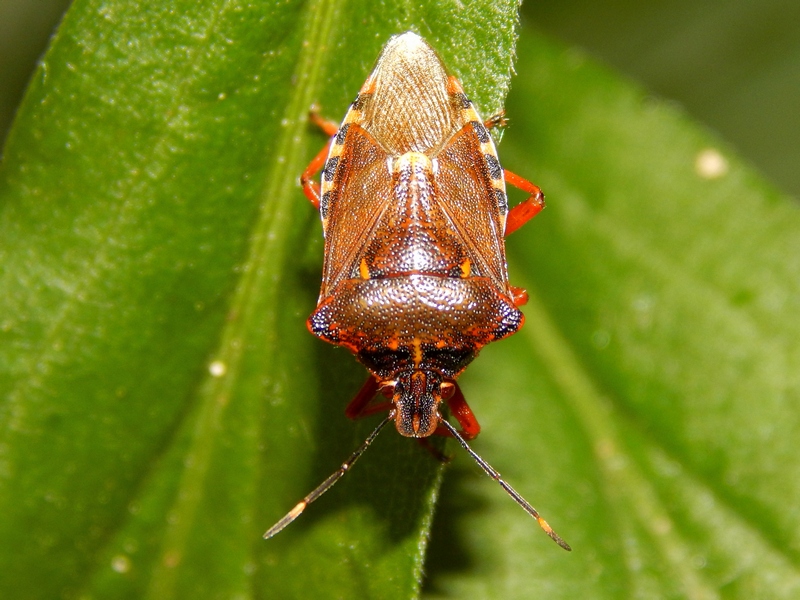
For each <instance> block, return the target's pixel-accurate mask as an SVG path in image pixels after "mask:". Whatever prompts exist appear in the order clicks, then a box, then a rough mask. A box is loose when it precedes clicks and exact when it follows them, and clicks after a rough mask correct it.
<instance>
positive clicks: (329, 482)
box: [264, 413, 394, 540]
mask: <svg viewBox="0 0 800 600" xmlns="http://www.w3.org/2000/svg"><path fill="white" fill-rule="evenodd" d="M393 420H394V413H389V416H388V417H386V418H385V419H384V420H383V421H381V422H380V424H379V425H378V426H377V427H376V428H375V429H374V430H373V431H372V433H370V434H369V437H367V439H366V440H364V443H363V444H361V445H360V446H359V447H358V448H356V451H355V452H353V453H352V454H351V455H350V458H348V459H347V460H346V461H344V462H343V463H342V466H341V467H339V468H338V469H337V470H336V471H335V472H334V473H332V474H331V476H330V477H328V478H327V479H326V480H325V481H323V482H322V483H320V484H319V485H318V486H317V487H316V488H315V489H314V491H312V492H311V493H310V494H309V495H308V496H306V497H305V498H303V499H302V500H300V502H298V503H297V504H295V506H294V508H293V509H292V510H290V511H289V512H288V513H286V516H284V517H283V518H282V519H281V520H280V521H278V522H277V523H275V525H273V526H272V527H270V528H269V529H267V531H266V533H265V534H264V539H265V540H266V539H269V538H271V537H272V536H273V535H275V534H276V533H278V532H279V531H280V530H281V529H283V528H284V527H286V526H287V525H289V524H290V523H291V522H292V521H294V520H295V519H296V518H297V517H299V516H300V515H301V514H303V511H304V510H305V509H306V506H308V505H309V504H311V503H312V502H313V501H314V500H316V499H317V498H319V497H320V496H322V494H324V493H325V492H327V491H328V490H329V489H331V487H332V486H333V484H334V483H336V482H337V481H339V480H340V479H341V478H342V477H343V476H344V474H345V473H347V472H348V471H349V470H350V468H351V467H352V466H353V465H354V464H355V462H356V461H357V460H358V459H359V458H360V457H361V455H362V454H364V451H365V450H366V449H367V448H369V446H370V444H371V443H372V442H374V441H375V438H376V437H378V434H379V433H380V432H381V429H383V428H384V427H385V426H386V425H388V424H389V422H390V421H393Z"/></svg>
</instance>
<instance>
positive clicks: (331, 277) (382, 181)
mask: <svg viewBox="0 0 800 600" xmlns="http://www.w3.org/2000/svg"><path fill="white" fill-rule="evenodd" d="M387 158H388V155H387V154H386V152H385V151H384V150H383V149H382V148H381V147H380V145H379V144H378V143H377V142H376V141H375V139H374V138H373V137H372V136H371V135H370V134H369V133H367V132H366V131H365V130H364V129H363V128H362V127H360V126H359V125H357V124H355V123H351V124H350V125H349V127H348V129H347V132H346V135H345V139H344V143H343V144H342V151H341V155H340V156H339V157H338V160H337V161H336V163H335V167H334V168H333V169H331V168H330V167H329V166H326V167H325V173H324V175H323V177H325V178H331V179H332V180H333V185H332V186H331V188H330V191H329V192H328V193H327V196H326V198H325V213H324V215H323V216H324V227H325V265H324V267H323V283H322V292H321V295H322V296H323V297H324V296H327V295H328V293H329V292H330V290H332V289H333V288H334V287H335V286H336V284H337V283H338V282H339V281H341V280H342V279H349V278H352V277H357V276H358V275H357V273H358V260H359V258H360V256H361V254H362V250H363V248H364V246H365V245H366V244H367V243H368V242H369V240H370V238H371V237H372V232H373V231H374V230H375V228H376V226H377V223H378V222H379V220H380V218H381V216H382V215H383V212H384V211H385V210H386V207H387V206H388V203H389V202H390V201H391V198H392V179H391V174H390V173H389V171H388V169H387V166H386V161H387ZM328 162H329V165H330V160H329V161H328Z"/></svg>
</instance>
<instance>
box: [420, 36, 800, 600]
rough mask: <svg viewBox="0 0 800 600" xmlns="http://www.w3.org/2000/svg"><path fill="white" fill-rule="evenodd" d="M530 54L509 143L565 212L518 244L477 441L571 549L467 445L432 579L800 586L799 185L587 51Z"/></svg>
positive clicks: (582, 593)
mask: <svg viewBox="0 0 800 600" xmlns="http://www.w3.org/2000/svg"><path fill="white" fill-rule="evenodd" d="M518 55H519V60H518V63H517V65H516V69H517V72H518V73H519V75H518V77H517V78H516V79H515V80H514V82H513V83H514V89H513V91H512V93H511V95H510V96H509V101H508V105H507V113H508V116H509V118H510V119H511V127H510V128H509V130H508V132H507V134H506V137H505V142H504V144H503V145H502V146H501V148H500V155H501V158H502V159H503V160H504V166H506V167H507V168H510V169H511V170H514V171H516V172H518V173H521V174H523V175H525V176H528V177H530V178H531V179H532V180H533V181H536V182H537V183H538V184H540V185H541V186H542V188H543V189H544V191H545V193H546V194H547V197H548V208H547V210H545V211H544V213H542V215H541V216H539V217H537V218H536V219H535V220H534V221H533V222H532V223H530V224H529V225H528V226H526V227H525V228H524V229H523V230H521V231H520V232H518V233H515V234H514V235H513V236H512V237H511V238H510V239H509V243H508V249H509V270H510V276H511V281H512V283H514V284H515V285H521V286H525V287H527V289H528V290H529V292H530V294H531V302H530V303H529V304H528V306H527V307H526V308H525V314H526V324H525V328H524V329H523V331H522V332H521V333H520V334H518V335H516V336H514V337H513V338H511V339H509V340H508V341H503V342H502V343H499V344H495V345H493V346H491V347H490V348H487V349H486V350H485V351H484V352H483V353H482V356H481V357H480V359H479V360H477V361H476V363H475V365H474V367H472V368H471V370H470V371H469V372H468V373H467V374H466V375H465V376H464V377H463V379H462V384H463V385H462V387H463V388H464V390H465V394H466V395H467V398H468V400H470V402H471V405H472V407H473V409H474V410H475V412H476V414H477V416H478V418H479V419H480V420H481V422H482V424H483V427H484V433H483V435H482V436H481V438H480V439H479V440H477V441H476V442H475V443H474V447H475V448H476V449H477V450H478V451H479V452H481V453H482V454H483V455H484V457H485V458H486V459H488V460H489V461H490V462H492V463H493V465H494V466H495V467H496V468H498V470H500V471H501V472H502V473H503V474H504V475H506V476H507V478H508V480H509V481H510V482H511V483H512V484H513V485H514V486H515V487H516V488H517V489H518V490H519V491H520V492H522V493H523V494H524V495H525V496H526V497H527V498H528V499H529V500H531V502H532V503H533V504H534V505H535V506H536V507H537V508H538V509H539V510H540V511H541V512H542V514H543V516H544V517H545V518H547V519H548V521H549V523H550V524H551V525H552V526H553V527H554V528H555V529H556V531H558V532H559V533H560V534H561V535H562V536H563V537H564V538H565V539H566V540H567V541H568V542H569V543H570V544H571V545H572V547H573V549H574V551H573V552H572V553H571V554H566V553H563V552H560V551H558V549H557V548H553V547H552V544H550V542H549V541H548V540H547V539H546V538H544V536H541V535H538V532H536V531H535V527H531V526H526V524H525V522H524V515H523V514H522V513H521V511H520V510H519V509H518V508H517V507H516V506H514V505H513V503H511V502H509V501H508V499H507V498H505V497H503V494H500V493H498V490H497V489H496V486H495V485H494V484H492V482H491V481H486V480H484V478H482V477H481V476H480V475H479V474H477V473H474V469H472V468H471V467H469V465H468V463H467V462H466V461H461V463H462V465H466V467H465V466H461V467H459V468H457V469H456V472H455V477H453V476H452V475H453V473H448V477H447V479H446V481H445V484H444V488H443V491H442V502H441V506H440V507H439V509H438V510H437V517H436V521H435V523H434V530H433V534H432V544H431V549H430V552H429V563H428V574H429V584H428V586H427V588H426V589H427V590H428V592H429V594H428V597H452V598H463V597H470V598H504V599H507V598H536V597H542V598H741V599H743V600H744V599H750V598H796V597H798V594H800V570H799V569H798V565H800V517H799V516H798V511H797V510H796V509H795V508H794V507H795V506H796V505H797V504H798V502H800V453H798V451H797V440H798V439H800V417H799V416H798V414H799V413H798V411H797V405H798V401H800V377H798V373H800V351H799V349H800V345H798V340H800V289H799V288H800V238H798V236H797V231H799V230H800V213H799V212H798V207H797V205H796V203H794V202H792V201H790V200H789V199H788V198H786V197H785V196H782V195H781V194H779V193H777V192H776V191H775V190H774V189H772V188H771V187H770V186H769V185H767V184H765V183H764V182H763V180H762V179H761V178H760V177H759V176H758V175H756V174H754V173H753V172H752V171H751V170H750V169H748V168H747V167H746V166H744V165H743V164H742V162H741V161H740V160H738V159H737V158H736V157H735V156H734V155H733V154H732V153H731V152H730V151H729V149H728V148H726V147H725V146H724V144H722V143H721V142H720V141H719V140H718V139H715V138H714V137H713V136H712V135H710V134H709V133H708V132H706V131H704V130H702V129H701V128H698V127H697V126H696V125H693V124H692V123H690V122H689V121H688V120H687V119H686V118H685V117H684V116H683V115H682V114H681V113H680V112H679V111H677V110H676V109H675V108H674V107H672V106H670V105H668V104H666V103H663V102H659V101H657V100H654V99H652V98H649V97H647V95H646V94H644V93H643V92H642V90H640V89H638V88H637V87H635V86H633V85H631V84H630V83H628V82H625V81H621V80H620V79H619V78H618V77H616V76H615V75H613V74H612V73H610V72H609V71H607V70H606V69H603V68H600V67H598V66H597V65H596V64H593V63H592V62H591V61H588V60H587V59H586V58H585V57H584V56H583V55H581V54H580V53H578V52H576V51H574V50H569V49H565V48H563V47H561V46H559V45H556V44H554V43H552V42H549V41H547V40H545V39H543V38H542V37H541V36H539V35H538V34H536V33H533V32H530V31H527V32H523V34H522V36H521V38H520V45H519V47H518ZM709 158H710V159H711V161H710V163H709ZM718 159H721V160H722V162H717V163H716V165H717V167H723V168H722V169H719V170H717V171H716V172H715V171H714V169H713V168H712V169H709V167H713V166H714V164H713V163H714V160H718ZM704 161H705V162H704ZM521 519H522V520H521Z"/></svg>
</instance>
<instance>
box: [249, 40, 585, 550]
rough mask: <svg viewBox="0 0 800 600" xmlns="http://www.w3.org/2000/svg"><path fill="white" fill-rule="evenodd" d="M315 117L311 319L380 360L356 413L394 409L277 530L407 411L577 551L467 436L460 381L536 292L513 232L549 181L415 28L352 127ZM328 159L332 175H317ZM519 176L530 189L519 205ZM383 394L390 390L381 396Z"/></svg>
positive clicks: (356, 111)
mask: <svg viewBox="0 0 800 600" xmlns="http://www.w3.org/2000/svg"><path fill="white" fill-rule="evenodd" d="M312 119H313V120H315V121H316V122H317V124H318V125H320V126H321V127H322V128H323V130H325V131H326V132H327V133H328V134H329V135H331V139H330V141H329V143H328V144H327V145H326V146H325V147H324V148H323V149H322V151H321V152H320V153H319V154H318V155H317V156H316V157H315V158H314V159H313V160H312V161H311V163H310V164H309V166H308V168H307V169H306V171H305V172H304V173H303V175H302V177H301V183H302V185H303V190H304V192H305V194H306V196H307V197H308V199H309V200H310V201H311V203H312V204H313V205H314V206H316V207H317V208H318V209H319V211H320V214H321V217H322V227H323V232H324V236H325V259H324V266H323V276H322V289H321V291H320V295H319V301H318V304H317V308H316V310H315V311H314V312H313V314H312V315H311V316H310V317H309V319H308V328H309V329H310V331H311V332H312V333H313V334H314V335H316V336H318V337H320V338H322V339H323V340H325V341H326V342H330V343H332V344H336V345H340V346H344V347H346V348H348V349H349V350H350V351H351V352H353V354H355V356H356V358H357V359H358V360H359V361H360V362H361V363H362V364H363V365H364V366H365V367H366V368H367V369H368V370H369V372H370V377H369V379H368V380H367V382H366V383H365V384H364V386H363V387H362V389H361V390H360V391H359V393H358V394H357V395H356V397H355V398H354V399H353V401H352V402H351V403H350V404H349V405H348V407H347V409H346V411H345V414H346V415H347V416H348V417H350V418H358V417H362V416H365V415H368V414H374V413H376V412H379V411H383V410H388V416H386V418H384V420H383V421H381V423H380V424H379V425H378V426H377V427H376V428H375V430H374V431H373V432H372V433H371V434H370V436H369V437H368V438H367V439H366V440H365V441H364V443H363V444H362V445H361V446H360V447H359V448H358V449H357V450H356V451H355V452H354V453H353V454H352V455H351V456H350V458H349V459H348V460H347V461H345V463H344V464H343V465H342V466H341V467H340V468H339V469H338V470H337V471H336V472H335V473H333V474H332V475H331V476H330V477H329V478H328V479H326V480H325V481H324V482H323V483H322V484H320V485H319V486H318V487H317V488H316V489H315V490H314V491H312V492H311V493H310V494H309V495H308V496H306V497H305V498H304V499H303V500H301V501H300V502H299V503H298V504H297V505H296V506H295V507H294V508H293V509H292V510H291V511H290V512H289V513H288V514H287V515H286V516H285V517H284V518H283V519H281V520H280V521H278V522H277V523H276V524H275V525H274V526H273V527H271V528H270V529H269V530H268V531H267V532H266V533H265V534H264V537H265V538H269V537H272V536H273V535H275V534H276V533H278V532H279V531H280V530H282V529H283V528H284V527H286V526H287V525H288V524H289V523H291V522H292V521H293V520H294V519H296V518H297V517H298V516H299V515H300V514H301V513H302V512H303V510H304V509H305V507H306V506H308V504H310V503H311V502H313V501H314V500H316V499H317V498H318V497H319V496H321V495H322V494H323V493H325V492H326V491H327V490H328V489H329V488H330V487H331V486H332V485H333V484H334V483H336V482H337V481H338V480H339V479H340V478H341V477H342V476H343V475H344V474H345V473H346V472H347V471H348V470H349V469H350V467H352V466H353V464H354V463H355V461H356V460H357V459H358V458H359V457H360V456H361V454H362V453H363V452H364V451H365V450H366V449H367V447H369V445H370V444H371V443H372V441H373V440H374V439H375V438H376V437H377V435H378V433H379V432H380V431H381V430H382V429H383V428H384V427H385V426H386V425H387V424H388V423H390V422H392V421H393V422H394V424H395V427H396V428H397V430H398V432H400V434H401V435H403V436H407V437H413V438H418V439H421V440H425V438H427V437H428V436H430V435H433V434H438V435H445V436H450V437H453V438H455V439H456V440H457V441H458V442H459V444H460V445H461V446H462V447H463V448H464V449H465V450H466V451H467V452H468V453H469V454H470V455H471V456H472V458H473V459H475V461H476V462H477V463H478V465H480V467H481V468H482V469H483V470H484V471H485V472H486V473H487V474H488V475H489V476H490V477H491V478H492V479H494V480H495V481H497V482H498V483H499V484H500V485H501V486H502V487H503V489H505V490H506V492H508V494H509V495H510V496H511V497H512V498H513V499H514V500H515V501H516V502H517V503H518V504H520V505H521V506H522V508H524V509H525V510H526V511H527V512H528V513H529V514H530V515H531V516H533V517H534V518H535V519H536V520H537V521H538V523H539V525H540V526H541V527H542V529H544V530H545V532H546V533H547V534H548V535H549V536H550V537H551V538H552V539H553V540H555V541H556V542H557V543H558V544H559V545H560V546H561V547H563V548H565V549H567V550H569V549H570V548H569V546H568V545H567V544H566V542H564V541H563V540H562V539H561V538H560V537H559V536H558V535H557V534H556V533H555V532H554V531H553V530H552V529H551V528H550V526H549V525H548V524H547V522H546V521H545V520H544V519H543V518H542V517H541V516H539V513H538V512H537V511H536V509H534V508H533V506H531V505H530V504H529V503H528V502H527V501H526V500H525V499H524V498H523V497H522V496H520V494H519V493H518V492H516V490H514V489H513V488H512V487H511V486H510V485H509V484H508V483H506V482H505V481H504V480H503V479H502V478H501V477H500V474H499V473H498V472H497V471H495V470H494V469H493V468H492V467H491V466H490V465H489V464H488V463H487V462H486V461H484V460H483V459H482V458H481V457H479V456H478V455H477V454H476V453H475V452H474V451H473V450H472V449H471V448H470V446H469V445H468V444H467V441H466V440H469V439H472V438H474V437H475V436H477V435H478V433H479V431H480V425H479V424H478V421H477V420H476V419H475V416H474V415H473V413H472V411H471V410H470V408H469V406H468V405H467V403H466V401H465V400H464V396H463V394H462V393H461V390H460V389H459V387H458V384H457V383H456V378H457V377H458V376H459V375H460V374H461V373H462V372H463V371H464V369H465V368H466V366H467V365H468V364H469V363H470V362H471V361H472V360H473V359H474V358H475V357H476V356H477V354H478V351H479V350H480V349H481V347H482V346H485V345H486V344H488V343H489V342H493V341H495V340H499V339H502V338H504V337H507V336H509V335H511V334H513V333H515V332H516V331H517V330H518V329H519V328H520V327H521V326H522V323H523V315H522V313H521V312H520V310H519V306H521V305H522V304H524V303H525V302H526V301H527V294H526V292H525V291H524V290H522V289H520V288H515V287H513V286H511V285H510V284H509V281H508V272H507V269H506V257H505V244H504V237H505V236H506V235H508V234H509V233H511V232H512V231H514V230H516V229H518V228H519V227H520V226H522V225H523V224H524V223H525V222H526V221H528V220H529V219H530V218H532V217H533V216H534V215H535V214H536V213H538V212H539V211H540V210H541V209H542V208H543V207H544V196H543V194H542V192H541V190H540V189H539V188H538V187H536V186H535V185H533V184H532V183H530V182H528V181H526V180H524V179H522V178H521V177H518V176H517V175H514V174H513V173H510V172H508V171H504V170H503V169H502V168H501V167H500V163H499V162H498V159H497V151H496V150H495V146H494V143H493V141H492V138H491V136H490V135H489V132H488V128H490V127H492V126H494V125H497V124H498V123H500V122H502V116H498V117H495V118H492V119H489V120H488V121H486V122H484V121H482V120H481V119H480V117H479V116H478V113H477V111H476V110H475V108H474V106H473V105H472V102H470V100H469V99H468V98H467V96H466V95H465V94H464V91H463V89H462V87H461V84H460V83H459V81H458V79H456V78H455V77H454V76H451V75H448V73H447V70H446V69H445V67H444V65H443V64H442V61H441V60H440V59H439V57H438V56H437V54H436V53H435V52H434V50H433V49H432V48H431V47H430V46H429V45H428V44H427V42H425V40H423V39H422V38H421V37H419V36H418V35H416V34H415V33H412V32H408V33H404V34H401V35H397V36H394V37H392V38H391V39H390V40H389V42H388V43H387V44H386V46H385V47H384V49H383V52H382V53H381V55H380V57H379V58H378V61H377V64H376V66H375V69H374V70H373V71H372V74H371V75H370V76H369V78H368V79H367V81H366V82H365V83H364V85H363V86H362V88H361V90H360V92H359V94H358V96H357V97H356V99H355V101H354V102H353V103H352V104H351V106H350V109H349V110H348V112H347V114H346V115H345V118H344V121H343V122H342V124H341V126H339V127H337V126H336V125H335V124H332V123H328V122H325V121H323V120H321V119H320V118H319V117H317V116H315V115H312ZM319 171H321V172H322V175H321V185H320V184H317V183H316V182H314V181H313V179H312V178H313V177H314V175H315V174H316V173H317V172H319ZM506 182H508V183H509V184H511V185H513V186H516V187H519V188H521V189H522V190H524V191H525V192H527V193H528V194H529V197H528V198H527V199H526V200H525V201H523V202H522V203H520V204H519V205H517V206H515V207H514V208H513V209H511V210H510V211H509V210H508V203H507V199H506V191H505V183H506ZM378 395H383V396H384V397H385V399H386V400H385V401H383V402H377V403H375V402H373V400H374V398H375V397H376V396H378ZM443 405H446V406H447V409H449V412H450V414H451V415H452V416H453V417H454V418H455V420H456V421H457V422H458V423H459V425H460V426H461V430H460V431H459V430H458V429H456V427H454V426H453V425H452V424H451V423H450V422H449V421H448V420H447V418H446V417H445V415H444V414H443V411H444V410H445V409H444V406H443Z"/></svg>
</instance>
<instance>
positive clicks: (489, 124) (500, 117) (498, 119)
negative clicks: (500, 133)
mask: <svg viewBox="0 0 800 600" xmlns="http://www.w3.org/2000/svg"><path fill="white" fill-rule="evenodd" d="M507 124H508V119H506V111H504V110H501V111H500V112H499V113H497V114H496V115H492V116H491V117H489V118H488V119H486V120H485V121H484V122H483V126H484V127H486V129H492V128H493V127H505V126H506V125H507Z"/></svg>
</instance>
